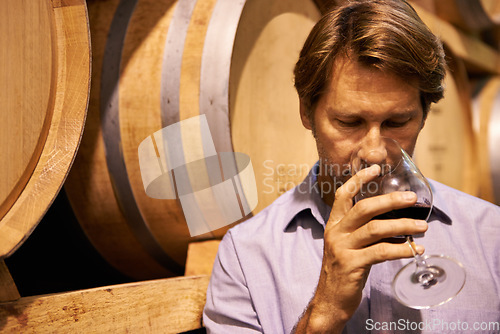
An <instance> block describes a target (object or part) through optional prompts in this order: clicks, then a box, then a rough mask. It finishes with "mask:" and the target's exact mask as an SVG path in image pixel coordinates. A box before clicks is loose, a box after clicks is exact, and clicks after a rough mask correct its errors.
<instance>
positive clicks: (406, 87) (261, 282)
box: [204, 0, 500, 334]
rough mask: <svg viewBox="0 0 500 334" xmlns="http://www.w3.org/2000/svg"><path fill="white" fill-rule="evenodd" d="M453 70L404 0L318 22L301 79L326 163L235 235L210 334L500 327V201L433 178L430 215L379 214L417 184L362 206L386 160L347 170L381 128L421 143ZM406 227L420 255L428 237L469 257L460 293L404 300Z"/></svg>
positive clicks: (348, 9)
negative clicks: (396, 288) (398, 292)
mask: <svg viewBox="0 0 500 334" xmlns="http://www.w3.org/2000/svg"><path fill="white" fill-rule="evenodd" d="M444 73H445V63H444V54H443V50H442V47H441V45H440V43H439V41H438V40H437V39H436V37H435V36H434V35H432V33H431V32H430V31H429V30H428V29H427V27H426V26H425V25H424V24H423V23H422V22H421V20H420V19H419V18H418V16H417V14H416V13H415V11H414V10H413V9H412V8H411V6H409V5H408V4H407V3H406V2H404V1H398V0H387V1H382V0H367V1H351V2H348V3H347V4H346V5H344V6H341V7H339V8H338V9H336V10H335V11H332V12H329V13H327V14H326V15H325V16H324V17H323V18H322V19H321V20H320V21H319V22H318V23H317V25H316V26H315V27H314V28H313V30H312V32H311V34H310V35H309V37H308V39H307V41H306V42H305V45H304V48H303V49H302V52H301V54H300V58H299V61H298V63H297V65H296V68H295V85H296V88H297V91H298V94H299V98H300V102H301V108H300V116H301V119H302V123H303V124H304V126H305V127H306V128H308V129H310V130H312V133H313V135H314V137H315V139H316V144H317V149H318V153H319V157H320V160H319V163H318V164H316V166H315V167H314V168H313V169H312V170H311V172H310V174H309V176H308V177H307V178H306V180H305V181H304V182H303V183H302V184H300V185H299V186H297V187H296V188H294V189H292V190H291V191H289V192H287V193H285V194H284V195H282V196H281V197H280V198H278V199H277V200H276V201H275V202H274V203H273V204H272V205H270V206H269V207H268V208H266V209H265V210H263V211H262V212H261V213H259V214H258V215H256V216H255V217H254V218H252V219H250V220H248V221H246V222H244V223H242V224H240V225H238V226H236V227H234V228H233V229H231V230H230V231H229V232H228V233H227V234H226V236H225V237H224V239H223V241H222V242H221V244H220V247H219V252H218V255H217V259H216V261H215V264H214V268H213V273H212V278H211V282H210V285H209V288H208V292H207V304H206V307H205V311H204V323H205V326H206V327H207V329H208V331H209V332H214V333H246V332H264V333H273V334H274V333H290V332H293V331H295V332H296V333H341V332H344V333H365V332H384V333H385V332H400V333H408V332H412V333H415V332H417V333H426V332H429V333H446V332H454V333H457V332H467V331H469V332H481V331H483V332H495V331H496V332H499V331H500V328H498V327H496V328H494V327H495V326H496V325H499V324H500V298H499V295H500V265H499V262H498V260H496V258H497V257H498V254H500V243H498V242H497V240H498V235H499V232H500V208H499V207H497V206H494V205H492V204H490V203H487V202H484V201H482V200H479V199H477V198H473V197H471V196H468V195H466V194H463V193H460V192H458V191H456V190H453V189H450V188H448V187H446V186H444V185H441V184H439V183H437V182H433V181H432V183H431V184H432V188H433V192H434V204H435V208H434V209H433V212H432V214H431V216H430V218H429V219H428V221H429V224H427V223H426V222H425V221H419V220H414V219H409V218H403V219H394V220H377V219H373V217H375V216H377V215H379V214H381V213H384V212H387V211H391V210H394V209H398V208H405V207H409V206H412V205H413V204H415V202H416V196H415V194H414V193H411V192H394V193H391V194H387V195H382V196H377V197H373V198H369V199H366V200H363V201H360V202H358V203H356V204H355V205H353V197H354V195H355V194H356V193H357V192H358V191H359V189H360V187H361V185H363V184H366V183H368V182H370V181H371V180H373V179H374V178H375V177H376V176H377V175H378V174H379V173H380V167H378V166H376V165H374V166H372V167H370V168H366V169H364V170H362V171H360V172H358V173H357V174H355V175H354V176H352V177H351V176H349V173H346V172H345V166H348V165H349V160H350V156H351V153H352V151H353V149H354V148H356V147H358V146H362V147H364V148H366V149H377V148H378V147H379V146H380V142H381V138H382V137H389V138H392V139H394V140H396V141H398V142H399V143H400V145H401V146H402V147H403V148H404V149H405V150H406V151H407V152H409V153H410V154H411V153H412V152H413V149H414V147H415V143H416V140H417V137H418V134H419V132H420V130H421V129H422V127H423V126H424V123H425V118H426V115H427V112H428V111H429V108H430V104H431V103H433V102H437V101H438V100H439V99H441V98H442V96H443V87H442V80H443V77H444ZM339 166H341V167H342V168H339ZM424 232H425V233H424ZM399 235H415V236H416V238H415V239H416V242H417V244H418V246H417V251H418V253H420V254H422V253H423V252H424V248H425V250H426V251H427V252H429V254H447V255H449V256H451V257H453V258H456V259H458V260H460V261H461V262H462V263H463V264H464V267H465V269H466V272H467V282H466V284H465V286H464V288H463V290H462V291H461V292H460V294H459V295H458V296H457V297H456V298H454V299H453V300H451V301H450V302H448V303H446V304H444V305H442V306H439V307H436V308H431V309H428V310H415V309H410V308H407V307H405V306H403V305H401V304H400V303H399V302H398V301H397V300H396V299H395V298H394V296H393V295H392V292H391V282H392V280H393V278H394V276H395V274H396V273H397V271H398V270H399V269H400V268H401V267H402V266H403V265H404V264H405V263H407V262H408V260H405V259H407V258H411V257H412V256H413V253H412V249H411V248H410V247H409V246H408V244H407V243H393V242H388V241H387V238H391V237H395V236H399ZM486 327H488V329H486Z"/></svg>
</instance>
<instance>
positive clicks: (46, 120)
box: [0, 0, 90, 258]
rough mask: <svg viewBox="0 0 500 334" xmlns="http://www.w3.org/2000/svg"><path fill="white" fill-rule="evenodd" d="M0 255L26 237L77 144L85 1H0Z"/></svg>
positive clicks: (86, 84)
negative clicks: (0, 162)
mask: <svg viewBox="0 0 500 334" xmlns="http://www.w3.org/2000/svg"><path fill="white" fill-rule="evenodd" d="M0 36H1V37H0V59H1V60H2V65H1V66H0V106H1V107H0V109H1V110H2V112H1V115H0V156H1V157H2V164H1V165H0V219H1V221H0V258H2V257H6V256H9V255H11V254H12V252H14V251H15V250H16V249H17V248H18V247H19V246H20V245H21V243H22V242H23V241H24V240H25V239H26V238H27V237H28V236H29V235H30V233H31V232H32V231H33V229H34V228H35V227H36V225H37V224H38V222H39V221H40V219H41V218H42V217H43V215H44V213H45V212H46V210H47V209H48V207H49V206H50V204H51V203H52V201H53V200H54V198H55V196H56V195H57V193H58V192H59V190H60V188H61V186H62V184H63V182H64V180H65V178H66V175H67V173H68V170H69V168H70V165H71V163H72V161H73V158H74V155H75V152H76V150H77V148H78V144H79V142H80V138H81V133H82V131H83V126H84V122H85V117H86V111H87V103H88V96H89V88H90V42H89V27H88V18H87V10H86V4H85V0H71V1H70V0H58V1H49V0H38V1H35V0H33V1H17V0H4V1H1V2H0Z"/></svg>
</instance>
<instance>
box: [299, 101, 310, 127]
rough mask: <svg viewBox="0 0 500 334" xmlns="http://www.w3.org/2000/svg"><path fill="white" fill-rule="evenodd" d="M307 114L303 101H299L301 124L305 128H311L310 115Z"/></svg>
mask: <svg viewBox="0 0 500 334" xmlns="http://www.w3.org/2000/svg"><path fill="white" fill-rule="evenodd" d="M309 116H310V115H309V113H308V110H307V107H306V106H305V105H304V103H302V102H300V119H301V120H302V125H304V127H305V128H306V129H307V130H311V129H312V124H311V117H309Z"/></svg>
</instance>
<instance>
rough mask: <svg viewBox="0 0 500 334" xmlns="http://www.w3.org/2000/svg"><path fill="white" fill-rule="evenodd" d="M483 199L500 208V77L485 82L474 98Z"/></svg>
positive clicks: (480, 184)
mask: <svg viewBox="0 0 500 334" xmlns="http://www.w3.org/2000/svg"><path fill="white" fill-rule="evenodd" d="M473 105H474V116H475V125H476V126H475V130H476V137H477V152H478V165H479V168H480V171H479V196H480V197H481V198H483V199H485V200H487V201H490V202H492V203H495V204H497V205H500V151H499V150H498V144H499V143H500V77H498V76H495V77H491V78H488V79H487V80H483V81H482V82H481V83H480V85H479V89H478V91H477V93H476V94H475V95H474V100H473Z"/></svg>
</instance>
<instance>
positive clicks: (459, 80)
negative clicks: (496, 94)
mask: <svg viewBox="0 0 500 334" xmlns="http://www.w3.org/2000/svg"><path fill="white" fill-rule="evenodd" d="M445 52H446V55H447V60H448V66H449V70H448V71H447V74H446V78H445V94H444V98H443V99H442V100H441V101H439V102H438V103H437V104H433V105H432V106H431V110H430V112H429V115H428V118H427V121H426V123H425V126H424V128H423V130H422V131H421V133H420V136H419V139H418V141H417V146H416V148H415V153H414V158H415V161H416V163H417V165H418V166H419V168H420V169H421V171H422V173H423V174H424V175H425V176H426V177H428V178H431V179H434V180H436V181H439V182H441V183H444V184H446V185H448V186H451V187H453V188H456V189H458V190H461V191H464V192H466V193H469V194H472V195H477V194H478V179H479V174H478V171H479V170H478V164H477V152H476V144H475V136H474V131H473V126H472V100H471V95H470V91H471V90H470V84H469V81H468V77H467V72H466V69H465V65H464V63H463V61H462V60H461V59H460V58H457V57H456V56H454V54H453V53H452V52H451V50H450V49H449V48H446V47H445Z"/></svg>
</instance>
